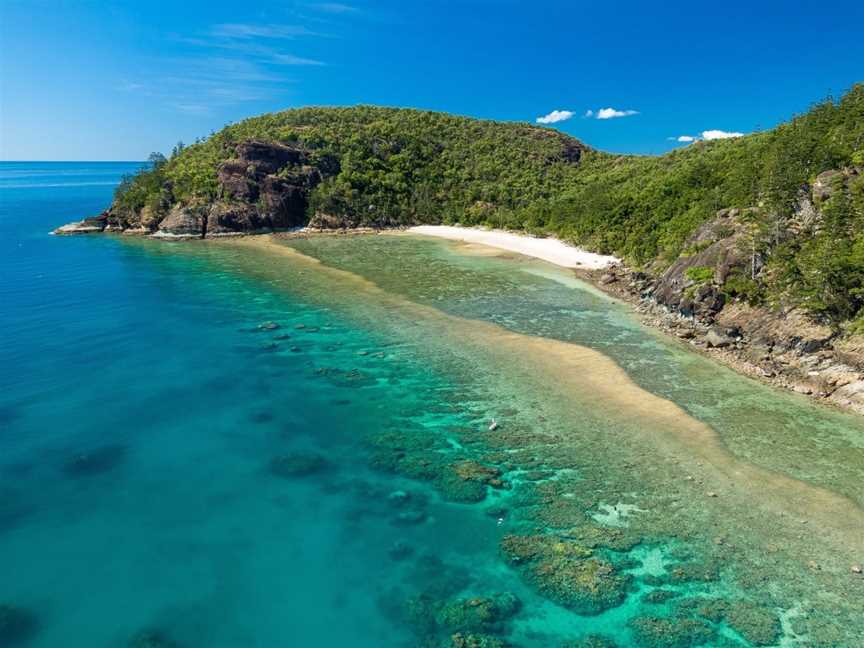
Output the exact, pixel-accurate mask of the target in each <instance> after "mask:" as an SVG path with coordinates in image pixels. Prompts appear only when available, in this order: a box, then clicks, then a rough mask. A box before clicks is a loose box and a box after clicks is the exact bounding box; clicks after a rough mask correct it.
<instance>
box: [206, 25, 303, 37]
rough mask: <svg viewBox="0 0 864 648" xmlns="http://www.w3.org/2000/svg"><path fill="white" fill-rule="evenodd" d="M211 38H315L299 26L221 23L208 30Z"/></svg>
mask: <svg viewBox="0 0 864 648" xmlns="http://www.w3.org/2000/svg"><path fill="white" fill-rule="evenodd" d="M210 34H211V35H212V36H216V37H220V38H277V39H278V38H296V37H297V36H315V35H316V34H315V32H312V31H309V30H308V29H306V28H305V27H301V26H299V25H254V24H249V23H222V24H220V25H214V26H213V28H212V29H211V30H210Z"/></svg>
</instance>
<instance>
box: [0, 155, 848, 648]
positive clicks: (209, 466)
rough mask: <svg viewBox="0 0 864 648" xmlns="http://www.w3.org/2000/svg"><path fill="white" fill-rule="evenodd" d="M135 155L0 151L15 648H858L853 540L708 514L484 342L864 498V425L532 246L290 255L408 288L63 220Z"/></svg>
mask: <svg viewBox="0 0 864 648" xmlns="http://www.w3.org/2000/svg"><path fill="white" fill-rule="evenodd" d="M137 166H138V165H137V164H136V163H99V164H93V163H90V164H85V163H62V164H61V163H26V164H24V163H4V164H0V245H2V256H0V270H2V272H0V276H2V277H3V278H4V282H3V283H2V284H0V304H2V308H0V330H2V338H0V575H2V577H0V606H4V605H5V606H11V607H10V608H2V607H0V646H5V645H6V644H4V643H3V642H4V641H7V643H8V644H9V645H28V646H39V647H42V646H46V647H47V646H52V647H53V646H74V647H77V646H87V647H88V648H89V647H91V646H127V645H150V646H151V647H152V646H155V645H179V646H217V647H220V646H326V647H329V646H360V647H362V646H418V645H422V646H425V647H428V648H432V647H433V646H434V647H436V648H438V647H442V648H443V647H445V646H450V647H451V648H456V647H459V646H462V647H467V646H477V647H478V648H479V647H480V646H485V647H486V648H494V647H495V646H500V645H503V644H501V643H496V642H499V641H502V642H503V641H506V642H508V645H513V646H525V647H528V648H534V647H537V648H540V647H541V646H542V647H546V646H562V647H563V646H565V645H571V644H570V643H568V642H575V641H577V640H579V638H580V637H584V636H585V635H587V634H593V633H602V634H603V635H605V636H606V637H607V638H609V640H610V641H611V640H614V641H615V642H616V644H615V645H618V646H639V647H640V648H652V647H655V646H677V645H683V646H689V645H699V642H698V641H697V639H696V637H702V638H703V639H704V640H703V641H701V645H710V646H750V645H784V646H785V645H788V646H792V645H814V646H816V645H820V646H829V645H831V646H843V647H846V646H852V647H854V646H855V645H856V643H855V641H854V639H850V637H854V636H855V635H856V632H857V629H858V627H859V626H855V625H854V624H855V623H856V621H855V610H856V605H855V604H854V600H858V599H855V598H854V597H856V596H858V595H860V583H859V581H850V576H849V570H848V564H849V561H851V560H853V559H855V556H854V555H846V554H842V555H834V556H826V557H823V556H821V555H819V553H818V547H819V536H818V532H816V533H814V532H811V531H810V530H809V528H808V527H798V526H796V527H795V530H794V533H792V534H786V531H785V530H784V529H782V528H781V527H782V526H783V525H780V524H777V525H773V524H772V523H766V524H763V521H760V520H758V519H755V517H754V516H753V515H752V513H751V512H750V510H749V509H748V508H747V506H746V500H745V506H743V507H742V500H741V499H736V498H737V496H735V497H733V496H731V495H730V496H729V497H728V498H723V497H721V498H718V499H717V500H712V501H711V505H710V506H708V505H706V504H705V503H704V491H705V488H706V487H703V486H701V485H695V486H693V487H692V488H691V485H690V484H691V482H690V481H687V480H688V479H692V477H691V474H689V473H688V472H686V471H692V470H693V466H687V465H685V463H686V462H685V461H684V460H683V459H680V458H677V457H673V456H672V455H667V454H662V453H661V454H657V450H656V448H653V447H652V446H651V445H650V444H649V443H643V442H642V441H641V440H640V439H639V436H638V434H637V433H638V432H641V431H642V430H640V429H639V428H640V427H642V426H639V425H636V426H634V427H632V429H631V427H628V425H629V424H626V423H624V424H622V423H620V422H619V421H618V419H616V418H615V416H616V415H617V414H616V413H614V412H605V411H602V409H599V410H597V411H589V410H587V409H585V407H584V405H581V404H580V401H579V398H578V397H579V396H580V395H579V394H572V396H573V399H572V401H571V400H570V399H569V398H566V399H564V400H563V401H562V399H560V398H559V397H558V396H556V395H555V394H553V393H552V392H553V391H554V390H553V389H552V387H551V385H550V386H549V387H548V389H547V385H546V384H545V383H544V380H545V379H544V377H543V376H542V375H541V376H536V375H526V376H520V375H519V372H518V368H519V366H520V364H522V362H521V361H520V359H519V357H512V358H511V357H509V355H508V354H498V355H497V356H496V355H495V354H494V353H492V351H493V350H491V349H490V353H489V354H488V356H489V357H487V354H486V353H484V352H483V350H482V348H481V349H480V350H479V351H478V350H477V349H470V348H469V349H461V348H460V344H459V337H460V336H461V335H463V334H465V333H466V332H470V331H469V329H470V326H471V322H472V321H475V320H481V321H486V322H492V323H494V324H497V325H500V326H501V327H503V328H504V329H507V330H512V331H517V332H520V333H526V334H530V335H532V336H545V337H548V338H550V339H558V340H564V341H567V342H574V343H577V344H580V345H584V346H587V347H590V348H593V349H596V350H599V351H602V352H603V353H604V354H605V355H607V356H608V357H610V358H612V359H614V360H615V361H616V362H617V363H618V364H619V365H620V366H621V367H623V368H625V369H626V370H627V372H628V374H629V376H630V377H631V378H632V379H633V380H634V381H635V382H636V383H637V384H638V385H639V386H641V387H642V388H643V389H645V390H646V391H647V392H650V393H653V394H656V395H659V396H662V397H664V398H668V399H670V400H671V401H673V402H675V403H676V404H678V405H679V406H680V407H681V408H683V409H684V410H685V411H686V412H687V413H689V414H690V415H691V416H692V417H694V418H695V419H698V420H700V421H703V422H706V423H708V424H710V425H711V426H712V428H713V429H715V430H716V431H717V432H718V433H719V435H720V436H721V438H722V441H723V444H724V446H725V447H726V448H728V449H729V450H730V451H731V452H732V454H733V455H734V456H735V457H736V458H739V459H742V460H747V461H749V462H752V463H753V464H754V465H756V466H758V467H760V468H764V469H769V470H771V471H777V472H778V473H781V474H784V475H791V476H793V477H796V478H797V479H800V480H802V482H804V483H807V484H814V485H818V486H825V487H827V488H830V489H832V490H833V491H835V492H838V493H841V494H844V495H846V496H848V497H850V498H852V499H853V500H856V501H857V502H858V503H859V504H860V502H861V501H862V491H861V484H862V483H864V479H862V475H864V457H862V453H861V449H862V447H864V425H862V424H861V423H860V421H859V420H858V419H857V418H854V417H850V416H846V415H843V414H840V413H836V412H833V411H829V410H826V409H824V408H817V407H814V406H813V405H811V404H810V403H808V402H807V401H806V400H804V399H801V398H796V397H792V396H789V395H786V394H782V393H779V392H776V391H774V390H771V389H768V388H766V387H762V386H759V385H757V384H755V383H753V382H751V381H747V380H744V379H742V378H740V377H738V376H735V375H734V374H732V373H731V372H728V371H725V370H723V369H721V368H719V367H717V366H716V365H714V364H713V363H710V362H708V361H706V360H704V359H702V358H699V357H697V356H694V355H692V354H690V353H688V352H687V351H686V350H685V349H683V348H681V347H679V346H677V345H674V344H670V343H668V342H666V341H664V340H662V339H661V338H659V337H657V336H656V335H654V334H652V333H651V332H650V331H647V330H646V329H644V328H643V327H641V326H640V325H639V324H638V323H636V322H635V320H633V319H632V317H631V316H630V315H629V313H628V312H627V311H626V309H624V308H623V307H620V306H616V305H615V304H613V303H611V302H610V301H609V300H607V299H605V298H603V297H601V296H598V295H597V294H595V293H592V292H591V291H590V290H588V289H587V288H586V287H584V286H582V285H581V284H579V283H578V282H574V280H573V278H572V277H570V276H569V275H568V274H567V273H566V272H563V271H559V270H556V269H555V268H552V267H551V266H547V265H545V264H542V263H539V262H530V261H525V260H514V259H506V260H505V259H496V258H473V257H466V256H464V255H463V254H461V253H460V252H459V250H458V249H457V248H456V247H455V246H453V245H451V244H448V243H444V242H440V241H431V240H426V239H417V238H408V237H405V238H399V237H351V238H333V239H315V240H308V241H294V242H291V243H290V245H291V246H292V247H294V248H296V249H298V250H300V251H302V252H303V253H305V254H308V255H310V256H313V257H315V258H318V259H320V260H321V261H322V262H323V263H324V264H325V266H329V267H334V268H341V269H343V270H346V271H349V272H351V273H354V275H357V276H362V277H364V278H366V279H368V280H370V281H373V282H374V283H375V284H376V285H377V286H379V287H381V288H382V289H383V290H384V291H385V293H386V294H387V295H392V296H393V297H392V299H390V298H386V299H385V298H384V297H381V296H376V294H375V293H374V292H369V289H368V288H364V287H363V285H362V284H357V285H356V287H355V286H353V285H352V284H350V281H349V280H348V279H345V278H341V277H340V278H336V279H334V278H332V277H328V276H327V274H326V272H324V271H318V270H316V269H315V268H314V267H311V266H310V265H309V264H306V263H301V262H295V261H293V260H291V259H290V258H286V259H280V258H278V257H275V256H267V255H266V254H264V253H261V256H256V253H254V252H253V251H250V250H249V249H243V248H242V247H237V246H235V245H233V244H231V243H230V242H225V243H209V242H189V243H181V244H173V243H164V242H151V241H142V240H139V239H134V240H130V239H124V238H123V237H109V236H104V237H103V236H93V237H67V238H62V237H53V236H49V235H48V234H47V232H48V231H49V230H50V229H52V228H53V227H55V226H56V225H57V224H59V223H64V222H68V221H70V220H74V219H77V218H80V217H81V216H82V215H88V214H92V213H97V212H98V211H100V210H101V209H103V208H104V207H105V205H106V204H108V203H109V201H110V197H111V192H112V190H113V186H114V185H115V184H116V182H118V181H119V179H120V177H121V176H122V175H123V174H124V173H128V172H131V171H134V169H136V168H137ZM286 245H288V244H286ZM382 259H387V263H382V262H381V260H382ZM413 304H420V305H424V306H433V307H434V309H435V310H434V311H423V310H417V309H416V308H414V307H413ZM436 312H440V313H449V314H452V315H457V316H460V317H463V318H466V320H465V322H466V323H464V324H458V323H455V322H453V321H448V320H444V319H440V320H439V318H438V317H437V316H436V315H435V313H436ZM457 324H458V326H457ZM462 326H465V327H468V328H465V329H464V330H463V329H461V328H459V327H462ZM448 327H452V330H448ZM481 346H482V345H481ZM493 356H495V357H493ZM517 356H518V352H517ZM538 384H539V387H538ZM547 392H548V393H547ZM493 415H497V416H498V417H499V418H500V419H501V420H502V422H503V424H502V429H501V430H499V431H497V432H496V433H494V434H493V433H490V432H488V431H487V430H486V427H487V424H488V420H489V418H490V416H493ZM653 425H654V423H652V422H650V421H645V424H644V428H645V429H646V430H649V431H650V430H653V427H652V426H653ZM676 452H677V451H676ZM699 465H701V464H699ZM483 470H486V471H492V472H486V473H484V472H483ZM454 475H455V476H454ZM706 478H707V477H706ZM499 482H500V483H499ZM724 495H725V494H724ZM750 496H751V497H752V498H754V502H755V500H757V499H758V497H759V493H758V492H754V493H751V494H750ZM790 497H794V495H790ZM682 502H683V503H682ZM754 510H756V509H754ZM795 523H796V524H798V523H799V521H798V520H795ZM801 528H805V529H807V533H800V529H801ZM766 529H767V530H766ZM514 538H516V540H514ZM519 538H522V539H525V538H527V539H528V540H518V539H519ZM718 538H722V539H723V540H722V541H720V542H718ZM730 539H731V541H730ZM519 542H526V543H528V544H530V546H531V547H532V549H531V551H532V552H533V553H532V555H531V556H530V557H528V558H519V556H520V555H522V553H520V552H523V551H524V547H523V545H521V544H519ZM775 544H779V548H776V547H774V546H773V545H775ZM784 544H785V545H788V546H784ZM861 545H862V549H864V541H862V543H861ZM814 552H815V553H814ZM589 554H590V556H591V557H590V559H586V556H588V555H589ZM802 555H807V556H808V557H809V556H813V557H815V558H817V559H818V560H819V562H820V567H819V568H818V569H813V570H810V569H808V567H807V565H806V560H805V561H804V563H803V564H802V563H801V562H800V556H802ZM856 555H857V554H856ZM597 561H599V562H597ZM835 563H836V564H835ZM601 564H602V565H605V567H602V568H603V569H605V568H606V567H608V569H609V570H610V572H609V574H610V575H609V576H608V577H600V578H599V579H597V580H595V579H594V576H593V575H592V574H589V573H588V572H587V571H586V570H588V569H589V568H591V569H593V568H594V567H595V566H596V565H601ZM837 565H839V567H838V566H837ZM557 574H564V575H566V576H567V578H566V579H564V580H563V581H562V580H561V579H556V575H557ZM571 574H572V577H571ZM580 579H581V580H580ZM577 581H578V582H577ZM616 583H617V584H616ZM592 588H593V589H592ZM856 588H857V589H856ZM607 589H608V592H607ZM594 590H599V591H600V592H601V594H602V595H601V594H598V592H597V591H594ZM658 591H659V592H660V593H659V594H656V592H658ZM669 592H672V594H668V593H669ZM607 595H608V596H607ZM619 595H620V599H615V600H611V599H612V598H614V597H616V596H619ZM666 595H669V596H673V595H674V596H675V599H673V602H671V603H670V602H666V601H665V599H664V600H662V601H661V600H660V599H659V598H658V599H654V600H649V599H650V597H651V596H655V597H662V596H666ZM513 597H515V599H517V600H519V601H520V602H521V603H520V605H519V606H512V605H508V604H506V602H507V601H512V599H513ZM604 597H605V598H604ZM646 597H648V598H646ZM478 600H479V601H481V602H482V603H478V602H477V601H478ZM466 601H467V602H466ZM472 601H473V602H472ZM598 601H599V602H598ZM707 602H713V604H714V605H715V607H713V608H711V609H710V610H709V609H705V610H701V609H700V610H696V609H695V608H696V607H699V606H705V605H706V604H707ZM736 605H737V606H739V607H734V606H736ZM496 606H497V607H496ZM591 606H594V609H591ZM718 606H719V607H718ZM723 606H726V607H723ZM728 606H733V607H731V608H730V607H728ZM709 607H710V606H709ZM13 608H14V610H15V611H16V612H15V613H16V614H17V615H18V616H17V617H16V618H18V619H19V622H18V626H17V627H18V628H19V629H18V630H17V631H16V633H15V634H14V636H13V634H12V633H9V634H7V635H3V634H2V633H3V631H4V626H3V618H4V617H3V613H4V609H6V610H8V609H13ZM721 608H722V609H721ZM489 609H491V610H492V612H491V613H489V614H490V615H491V618H485V620H482V619H481V620H478V618H477V615H478V614H479V613H478V612H477V610H486V611H487V612H488V610H489ZM718 610H721V611H719V612H718ZM730 610H731V611H730ZM20 619H24V621H20ZM781 619H782V623H781ZM796 619H798V621H796ZM850 619H851V621H850ZM805 621H806V623H804V622H805ZM665 623H669V624H671V625H670V626H666V625H664V624H665ZM857 623H860V618H859V619H858V620H857ZM687 624H690V625H687ZM682 627H683V628H686V629H688V630H687V631H686V632H685V633H684V635H681V628H682ZM7 629H8V626H7ZM673 629H676V630H675V631H673ZM142 632H144V633H148V632H149V633H153V636H155V635H159V636H161V637H162V638H163V639H164V641H163V643H162V644H157V643H156V642H155V641H153V640H152V637H151V638H150V639H151V640H150V643H149V644H148V643H146V641H145V640H144V635H142V634H141V633H142ZM460 633H461V634H460ZM700 633H701V634H700ZM808 633H809V634H808ZM469 634H474V635H475V636H474V638H473V639H471V638H468V635H469ZM454 635H459V636H458V637H457V638H454ZM480 635H484V637H483V638H481V637H480ZM682 636H683V638H682ZM4 637H5V638H4ZM765 637H768V638H769V639H770V641H769V640H768V639H765V641H760V639H762V638H765ZM136 638H137V639H136ZM136 640H137V641H138V643H137V644H135V643H134V642H135V641H136ZM169 640H170V641H171V642H175V643H169ZM130 641H131V642H132V643H131V644H130ZM676 642H677V643H676ZM572 645H577V644H572ZM585 645H600V644H585ZM607 645H611V644H607ZM858 645H860V644H858Z"/></svg>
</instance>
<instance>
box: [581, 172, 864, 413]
mask: <svg viewBox="0 0 864 648" xmlns="http://www.w3.org/2000/svg"><path fill="white" fill-rule="evenodd" d="M859 174H860V170H859V169H856V168H850V169H844V170H842V171H827V172H825V173H822V174H820V175H819V176H817V178H816V180H815V181H814V183H813V186H812V187H803V188H802V190H801V194H800V196H799V199H798V203H797V206H796V209H795V211H794V213H793V214H792V215H791V216H790V217H789V218H787V219H783V220H774V221H773V222H772V221H770V220H769V221H768V222H769V223H771V226H772V227H771V229H772V230H773V231H772V232H771V235H772V236H776V237H778V238H779V239H780V240H782V239H784V238H786V237H790V236H811V235H813V234H815V233H817V232H818V231H819V229H820V227H821V225H822V218H823V215H822V213H821V212H820V206H821V205H822V204H823V201H824V200H826V199H827V198H828V197H830V195H831V193H832V192H833V191H836V190H837V188H838V187H839V186H841V185H842V183H843V182H848V180H849V179H850V178H853V177H856V176H857V175H859ZM756 215H759V214H758V212H757V210H756V209H755V208H752V209H742V210H739V209H723V210H720V211H718V212H717V214H716V215H715V217H714V218H712V219H711V220H709V221H707V222H706V223H704V224H703V225H702V226H701V227H699V228H698V229H697V230H696V231H695V232H694V233H693V235H692V236H691V237H690V238H689V239H688V241H687V242H686V245H685V250H684V252H683V253H682V254H681V256H680V257H679V258H678V259H676V260H675V262H674V263H672V265H671V266H669V267H668V268H667V269H666V270H665V271H663V272H662V273H661V274H659V276H657V277H656V278H652V277H650V276H649V275H647V274H645V273H643V272H632V271H629V270H628V269H626V268H625V267H623V266H614V267H612V268H609V269H607V270H604V271H603V272H602V273H596V274H595V275H594V276H590V277H589V278H592V279H594V280H595V282H596V283H597V284H598V285H599V286H600V287H602V288H603V289H604V290H605V291H607V292H609V293H612V294H614V295H616V296H618V297H623V298H625V299H627V300H628V301H635V302H636V303H637V309H638V310H639V311H640V312H642V313H644V314H646V315H647V321H648V323H650V324H653V325H655V326H658V327H660V328H662V329H664V330H666V331H667V332H669V333H671V334H673V335H675V336H677V337H679V338H681V339H683V340H688V341H689V343H690V344H692V345H694V346H696V347H700V348H703V349H707V350H710V351H711V353H714V354H717V355H718V357H719V358H720V359H721V360H723V361H724V362H725V363H726V364H729V365H731V366H733V367H734V368H736V369H737V370H739V371H741V372H743V373H745V374H748V375H752V376H756V377H759V378H763V379H767V380H769V381H770V382H772V383H774V384H776V385H778V386H782V387H786V388H788V389H791V390H792V391H795V392H797V393H800V394H807V395H810V396H813V397H815V398H821V399H825V400H827V401H829V402H832V403H834V404H836V405H839V406H841V407H843V408H846V409H850V410H853V411H856V412H859V413H862V414H864V338H862V337H861V336H846V337H843V336H841V335H840V332H839V331H837V330H835V329H832V328H831V327H830V326H828V325H825V324H820V323H818V322H815V321H813V319H812V318H810V317H809V316H808V315H807V314H806V313H805V312H804V311H803V310H801V309H799V308H795V307H785V308H779V307H777V306H776V305H775V306H773V307H768V306H751V305H749V304H747V303H746V302H744V301H742V300H740V299H733V298H730V297H729V295H728V294H727V291H729V286H730V283H729V279H730V278H735V277H737V278H742V277H743V278H744V279H751V278H752V277H753V275H756V276H758V274H759V272H761V271H762V266H763V259H762V258H761V257H760V256H759V254H758V252H755V251H754V247H755V246H754V245H753V243H752V241H753V238H752V237H753V231H754V230H753V227H752V225H751V219H750V217H751V216H756ZM763 216H764V214H763ZM764 222H765V220H764V219H763V224H764Z"/></svg>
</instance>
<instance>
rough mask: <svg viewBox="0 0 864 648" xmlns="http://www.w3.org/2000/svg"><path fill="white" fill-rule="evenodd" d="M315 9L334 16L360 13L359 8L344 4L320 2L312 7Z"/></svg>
mask: <svg viewBox="0 0 864 648" xmlns="http://www.w3.org/2000/svg"><path fill="white" fill-rule="evenodd" d="M312 7H313V8H315V9H317V10H318V11H323V12H325V13H333V14H346V13H355V12H357V11H359V9H357V7H352V6H351V5H347V4H342V3H341V2H319V3H317V4H314V5H312Z"/></svg>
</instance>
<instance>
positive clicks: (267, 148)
mask: <svg viewBox="0 0 864 648" xmlns="http://www.w3.org/2000/svg"><path fill="white" fill-rule="evenodd" d="M235 154H236V156H235V157H234V158H232V159H229V160H226V161H225V162H223V163H222V164H221V165H220V166H219V169H218V170H217V176H216V177H217V180H218V187H217V191H216V195H217V200H215V201H213V202H212V203H206V204H204V203H195V204H188V203H182V202H173V200H174V199H173V197H172V192H171V187H170V186H167V184H166V188H165V198H164V199H163V200H162V201H161V203H160V204H158V205H153V206H151V205H147V206H144V207H142V208H141V209H139V210H129V209H125V208H123V207H121V206H120V205H116V204H115V205H114V206H112V207H111V209H109V210H107V211H106V212H105V213H103V214H100V215H99V216H95V217H93V218H87V219H85V220H83V221H81V222H78V223H70V224H69V225H64V226H63V227H60V228H58V229H57V230H56V233H57V234H80V233H91V232H103V231H108V232H122V233H124V234H152V235H154V236H157V237H165V238H171V237H179V238H203V237H205V236H226V235H232V234H245V233H253V232H268V231H274V230H280V229H289V228H292V227H297V226H299V225H303V224H305V223H306V221H307V215H306V211H307V207H308V203H309V194H310V193H311V191H312V190H313V189H314V188H315V187H316V186H317V185H318V184H319V183H320V182H321V181H322V180H323V179H324V178H326V177H328V176H330V175H333V174H335V173H338V172H339V162H338V161H337V160H336V159H335V158H332V157H328V156H322V155H319V156H317V158H316V159H315V160H314V161H313V160H312V159H311V157H310V152H309V151H308V150H306V149H303V148H299V147H293V146H286V145H284V144H279V143H277V142H263V141H259V140H250V141H246V142H241V143H240V144H238V145H237V146H236V147H235ZM172 203H173V204H172Z"/></svg>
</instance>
